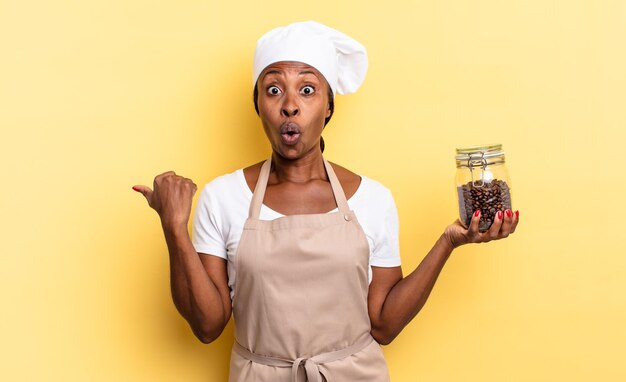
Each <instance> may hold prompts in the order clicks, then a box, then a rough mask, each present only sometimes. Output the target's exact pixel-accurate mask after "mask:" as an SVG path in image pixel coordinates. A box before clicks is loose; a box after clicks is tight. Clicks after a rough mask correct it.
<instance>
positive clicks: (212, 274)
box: [198, 253, 232, 325]
mask: <svg viewBox="0 0 626 382" xmlns="http://www.w3.org/2000/svg"><path fill="white" fill-rule="evenodd" d="M198 255H199V256H200V261H201V262H202V265H203V266H204V270H205V271H206V273H207V275H208V276H209V279H210V280H211V282H212V283H213V285H215V287H216V288H217V291H218V292H219V295H220V298H221V300H222V306H223V309H224V325H226V323H227V322H228V320H229V319H230V315H231V312H232V303H231V301H230V288H229V287H228V268H227V267H228V265H227V262H226V259H223V258H221V257H218V256H213V255H210V254H205V253H198Z"/></svg>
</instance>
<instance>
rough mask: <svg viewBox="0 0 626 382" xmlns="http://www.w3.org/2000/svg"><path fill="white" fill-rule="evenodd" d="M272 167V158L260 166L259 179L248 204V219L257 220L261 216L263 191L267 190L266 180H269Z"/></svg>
mask: <svg viewBox="0 0 626 382" xmlns="http://www.w3.org/2000/svg"><path fill="white" fill-rule="evenodd" d="M271 167H272V158H271V157H270V159H268V160H266V161H265V163H263V166H261V172H260V173H259V179H258V180H257V181H256V186H254V194H252V202H251V203H250V211H249V217H251V218H253V219H258V218H259V216H261V205H262V204H263V198H264V197H265V189H266V188H267V180H268V179H269V178H270V169H271Z"/></svg>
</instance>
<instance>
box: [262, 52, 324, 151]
mask: <svg viewBox="0 0 626 382" xmlns="http://www.w3.org/2000/svg"><path fill="white" fill-rule="evenodd" d="M257 86H258V106H259V117H260V118H261V122H262V124H263V129H264V130H265V134H266V135H267V138H268V139H269V141H270V143H271V145H272V149H273V151H274V152H275V153H277V154H278V155H280V156H282V157H284V158H286V159H298V158H302V157H305V156H307V155H311V154H313V153H315V152H316V150H318V151H319V150H320V148H319V147H320V146H319V144H320V137H321V136H322V130H323V129H324V121H325V119H326V118H327V117H329V116H330V113H331V111H330V107H329V99H328V91H329V89H328V83H327V82H326V80H325V79H324V76H322V74H321V73H320V72H318V71H317V70H316V69H315V68H313V67H312V66H309V65H306V64H303V63H300V62H291V61H282V62H277V63H274V64H272V65H270V66H268V67H267V68H265V69H264V70H263V72H262V73H261V75H260V76H259V80H258V83H257Z"/></svg>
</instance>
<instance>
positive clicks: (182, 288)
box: [133, 62, 519, 344]
mask: <svg viewBox="0 0 626 382" xmlns="http://www.w3.org/2000/svg"><path fill="white" fill-rule="evenodd" d="M257 86H258V89H259V95H258V99H257V101H258V106H259V118H260V120H261V123H262V126H263V130H264V131H265V134H266V136H267V138H268V140H269V142H270V144H271V146H272V171H271V173H270V178H269V180H268V186H267V190H266V195H265V199H264V204H265V205H267V206H268V207H270V208H272V209H273V210H275V211H278V212H280V213H282V214H285V215H292V214H311V213H325V212H328V211H331V210H333V209H334V208H335V207H336V203H335V200H334V197H333V194H332V189H331V187H330V183H329V181H328V178H327V176H326V171H325V169H324V164H323V161H322V152H321V150H320V145H319V143H320V137H321V134H322V131H323V129H324V119H325V118H326V117H328V116H329V115H330V109H329V104H328V102H329V99H328V84H327V82H326V81H325V79H324V77H323V76H322V75H321V74H320V73H319V72H318V71H317V70H316V69H315V68H313V67H311V66H308V65H305V64H302V63H298V62H278V63H275V64H272V65H270V66H269V67H267V68H266V69H265V70H264V71H263V72H262V73H261V75H260V76H259V81H258V83H257ZM286 122H292V123H295V124H297V126H298V128H299V132H300V137H299V138H298V139H297V140H295V141H294V142H288V141H285V140H284V139H283V138H282V136H281V126H283V124H284V123H286ZM261 164H262V162H260V163H257V164H255V165H252V166H250V167H247V168H245V169H244V176H245V178H246V182H247V184H248V187H249V188H250V189H251V190H254V186H255V184H256V181H257V179H258V176H259V172H260V168H261ZM332 166H333V169H334V170H335V172H336V174H337V177H338V179H339V181H340V183H341V185H342V187H343V189H344V192H345V194H346V197H348V198H350V197H351V196H352V195H353V194H354V193H355V192H356V190H357V189H358V187H359V185H360V181H361V178H360V177H359V176H358V175H356V174H354V173H353V172H351V171H349V170H347V169H345V168H343V167H341V166H338V165H336V164H332ZM133 188H134V189H135V190H136V191H138V192H141V193H142V194H143V195H144V196H145V198H146V200H147V201H148V204H149V206H150V207H151V208H153V209H154V210H155V211H156V212H157V213H158V214H159V217H160V219H161V225H162V228H163V232H164V235H165V239H166V243H167V246H168V251H169V257H170V284H171V291H172V298H173V300H174V304H175V305H176V308H177V309H178V311H179V312H180V314H181V315H182V316H183V317H184V318H185V319H186V320H187V321H188V322H189V325H190V326H191V329H192V330H193V332H194V334H195V335H196V336H197V337H198V339H200V341H202V342H204V343H210V342H212V341H214V340H215V339H216V338H218V337H219V335H220V334H221V332H222V331H223V329H224V327H225V326H226V324H227V323H228V320H229V319H230V316H231V313H232V311H231V301H230V292H229V288H228V276H227V263H226V260H224V259H221V258H219V257H216V256H204V255H201V254H198V253H197V252H196V251H195V249H194V247H193V245H192V243H191V238H190V236H189V233H188V230H187V226H188V222H189V218H190V214H191V205H192V200H193V196H194V194H195V192H196V191H197V186H196V184H194V183H193V181H192V180H191V179H188V178H185V177H183V176H180V175H176V173H175V172H173V171H168V172H165V173H162V174H159V175H157V176H156V177H155V179H154V182H153V189H150V188H149V187H147V186H141V185H139V186H135V187H133ZM479 220H480V214H478V215H474V216H473V218H472V220H471V222H470V226H469V228H468V229H465V228H464V227H463V226H462V225H461V223H460V222H459V220H456V221H455V222H454V223H452V224H450V225H449V226H447V227H446V228H445V230H444V232H443V233H442V234H441V236H440V237H439V239H438V240H437V241H436V242H435V244H434V245H433V247H432V249H431V250H430V251H429V252H428V254H427V255H426V256H425V257H424V259H423V260H422V262H421V263H420V265H419V266H418V267H417V268H416V269H415V270H413V271H412V272H411V273H410V274H408V275H407V276H403V273H402V268H401V267H392V268H383V267H372V282H371V283H370V287H369V294H368V311H369V317H370V321H371V324H372V330H371V333H372V336H373V337H374V338H375V339H376V340H377V341H378V342H379V343H381V344H388V343H390V342H391V341H392V340H393V339H394V338H395V337H396V336H397V335H398V334H399V333H400V332H401V331H402V329H403V328H404V327H405V326H406V325H407V324H408V323H409V322H410V321H411V320H412V319H413V317H415V315H416V314H417V313H418V312H419V311H420V309H421V308H422V307H423V306H424V304H425V303H426V300H427V299H428V296H429V295H430V292H431V291H432V288H433V286H434V284H435V282H436V280H437V278H438V276H439V274H440V272H441V270H442V268H443V266H444V265H445V263H446V261H447V260H448V258H449V257H450V255H451V253H452V251H453V249H454V248H457V247H459V246H461V245H465V244H469V243H486V242H489V241H491V240H499V239H502V238H506V237H508V236H509V235H510V234H512V233H513V232H515V229H516V227H517V224H518V222H519V212H516V213H513V212H512V211H509V210H507V211H501V212H500V213H499V214H498V215H496V218H495V220H494V223H493V224H492V226H491V228H490V229H489V231H487V232H484V233H480V232H479V231H478V225H479Z"/></svg>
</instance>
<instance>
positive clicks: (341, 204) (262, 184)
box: [249, 157, 350, 219]
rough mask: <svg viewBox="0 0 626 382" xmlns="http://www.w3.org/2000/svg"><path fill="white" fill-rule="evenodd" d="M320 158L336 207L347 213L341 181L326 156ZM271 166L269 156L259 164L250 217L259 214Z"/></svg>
mask: <svg viewBox="0 0 626 382" xmlns="http://www.w3.org/2000/svg"><path fill="white" fill-rule="evenodd" d="M322 159H323V160H324V167H325V168H326V174H327V175H328V180H329V181H330V186H331V188H332V189H333V196H334V197H335V202H336V203H337V208H338V209H339V211H340V212H341V213H342V214H347V213H348V212H349V211H350V208H349V207H348V201H347V200H346V194H345V193H344V192H343V188H342V187H341V183H340V182H339V179H338V178H337V175H336V174H335V171H334V170H333V167H332V166H331V165H330V163H329V162H328V161H327V160H326V158H324V157H322ZM271 167H272V158H271V157H270V158H269V159H268V160H266V161H265V163H263V165H262V166H261V171H260V173H259V179H258V180H257V182H256V186H255V187H254V193H253V194H252V202H251V203H250V210H249V217H250V218H253V219H258V218H259V216H261V206H262V205H263V198H264V197H265V190H266V189H267V181H268V179H269V177H270V169H271Z"/></svg>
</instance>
